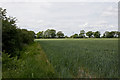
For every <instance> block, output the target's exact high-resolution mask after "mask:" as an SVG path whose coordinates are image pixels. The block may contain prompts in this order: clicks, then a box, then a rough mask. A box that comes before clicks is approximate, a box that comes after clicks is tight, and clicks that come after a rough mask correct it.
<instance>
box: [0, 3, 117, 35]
mask: <svg viewBox="0 0 120 80" xmlns="http://www.w3.org/2000/svg"><path fill="white" fill-rule="evenodd" d="M0 6H1V7H2V8H6V9H7V12H8V13H7V15H9V16H13V17H16V18H17V19H18V21H17V25H18V26H19V27H20V28H24V29H28V30H33V31H35V32H38V31H42V30H43V31H45V30H46V29H56V30H57V31H63V32H64V33H65V35H68V36H70V35H72V34H74V33H79V32H80V30H85V31H86V32H87V31H97V30H98V31H100V32H101V33H103V32H104V31H113V30H116V31H117V30H118V3H116V2H17V1H11V2H6V1H3V2H0Z"/></svg>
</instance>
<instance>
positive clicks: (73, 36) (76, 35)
mask: <svg viewBox="0 0 120 80" xmlns="http://www.w3.org/2000/svg"><path fill="white" fill-rule="evenodd" d="M71 37H72V38H79V36H78V34H74V35H72V36H71Z"/></svg>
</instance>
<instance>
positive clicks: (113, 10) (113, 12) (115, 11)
mask: <svg viewBox="0 0 120 80" xmlns="http://www.w3.org/2000/svg"><path fill="white" fill-rule="evenodd" d="M101 16H103V17H109V16H118V8H117V7H113V6H110V7H108V8H107V9H106V10H105V11H104V12H103V13H102V15H101Z"/></svg>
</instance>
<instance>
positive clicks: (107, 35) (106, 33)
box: [103, 31, 115, 38]
mask: <svg viewBox="0 0 120 80" xmlns="http://www.w3.org/2000/svg"><path fill="white" fill-rule="evenodd" d="M114 36H115V32H114V31H111V32H109V31H105V33H104V34H103V37H105V38H114Z"/></svg>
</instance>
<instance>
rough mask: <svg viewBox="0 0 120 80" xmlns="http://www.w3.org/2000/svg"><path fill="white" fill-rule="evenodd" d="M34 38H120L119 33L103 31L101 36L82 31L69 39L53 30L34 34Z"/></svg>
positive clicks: (97, 32)
mask: <svg viewBox="0 0 120 80" xmlns="http://www.w3.org/2000/svg"><path fill="white" fill-rule="evenodd" d="M36 38H38V39H39V38H120V32H119V31H111V32H109V31H105V33H104V34H103V35H102V36H101V33H100V31H96V32H93V31H88V32H86V33H85V31H84V30H81V31H80V33H79V34H74V35H71V36H70V37H68V36H65V35H64V33H63V32H62V31H58V32H57V33H56V30H55V29H47V30H46V31H39V32H38V33H37V34H36Z"/></svg>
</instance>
